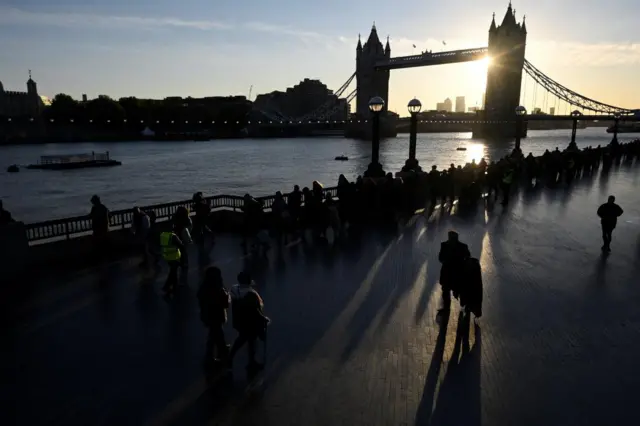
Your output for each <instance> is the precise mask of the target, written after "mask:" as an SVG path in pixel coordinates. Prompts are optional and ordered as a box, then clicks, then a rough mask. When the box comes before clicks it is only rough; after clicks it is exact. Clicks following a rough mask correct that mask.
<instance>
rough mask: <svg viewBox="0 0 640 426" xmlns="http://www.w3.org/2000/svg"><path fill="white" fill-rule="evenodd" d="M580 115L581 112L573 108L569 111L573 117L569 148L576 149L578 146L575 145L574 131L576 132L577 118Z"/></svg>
mask: <svg viewBox="0 0 640 426" xmlns="http://www.w3.org/2000/svg"><path fill="white" fill-rule="evenodd" d="M581 115H582V113H581V112H580V111H578V110H575V111H573V112H572V113H571V117H573V128H572V129H571V142H569V148H568V149H570V150H573V151H575V150H577V149H578V146H577V145H576V133H577V132H578V118H579V117H580V116H581Z"/></svg>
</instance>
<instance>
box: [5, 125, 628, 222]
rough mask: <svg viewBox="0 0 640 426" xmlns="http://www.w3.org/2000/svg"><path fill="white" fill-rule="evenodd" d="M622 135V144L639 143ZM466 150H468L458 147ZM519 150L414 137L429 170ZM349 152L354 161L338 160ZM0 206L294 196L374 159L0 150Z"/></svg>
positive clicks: (264, 148) (558, 137)
mask: <svg viewBox="0 0 640 426" xmlns="http://www.w3.org/2000/svg"><path fill="white" fill-rule="evenodd" d="M570 133H571V132H570V130H550V131H531V132H529V137H528V138H526V139H524V140H523V141H522V149H523V151H524V153H525V154H527V153H529V152H533V154H534V155H540V154H542V153H543V152H544V150H545V149H549V150H553V149H555V147H559V148H560V149H564V148H566V147H567V145H568V143H569V139H570ZM637 137H638V135H637V134H623V135H620V137H619V139H620V141H621V142H625V141H629V140H632V139H635V138H637ZM610 140H611V135H609V134H607V133H606V132H605V129H604V128H588V129H579V130H578V138H577V143H578V146H580V147H586V146H589V145H591V146H594V147H595V146H597V145H599V144H601V145H606V144H607V143H609V141H610ZM458 147H465V148H467V150H466V151H457V150H456V148H458ZM512 148H513V141H510V142H503V143H499V142H491V143H487V142H485V141H483V140H479V139H475V140H474V139H472V138H471V133H436V134H420V135H418V144H417V154H416V156H417V158H418V160H419V161H420V164H421V166H422V167H423V169H428V168H430V167H431V165H433V164H435V165H438V167H439V168H443V167H445V166H448V165H449V164H450V163H454V164H456V165H458V164H464V163H466V162H470V161H471V160H472V159H475V160H476V161H479V160H480V158H482V157H485V158H487V159H496V158H499V157H501V156H503V155H505V154H507V153H508V152H510V150H511V149H512ZM91 151H95V152H102V151H109V152H110V154H111V157H112V158H114V159H116V160H119V161H122V166H120V167H113V168H103V169H80V170H67V171H44V170H26V169H23V170H21V171H20V173H7V172H5V171H4V170H6V167H7V166H9V165H11V164H19V165H26V164H30V163H35V162H37V161H38V159H39V157H40V156H41V155H55V154H72V153H90V152H91ZM408 152H409V135H406V134H403V135H399V136H398V137H397V138H392V139H387V140H385V141H383V142H382V143H381V146H380V160H381V162H382V164H383V166H384V169H385V170H386V171H390V172H393V173H395V172H397V171H399V170H400V169H401V168H402V166H403V165H404V162H405V160H406V159H407V155H408ZM337 155H346V156H348V157H349V161H335V160H334V157H336V156H337ZM0 159H2V164H0V166H2V167H3V168H4V169H3V172H1V173H0V188H1V189H0V199H2V200H4V206H5V208H6V209H7V210H9V211H11V212H12V214H13V216H14V218H15V219H16V220H20V221H23V222H25V223H29V222H36V221H42V220H49V219H57V218H63V217H67V216H77V215H83V214H86V213H88V211H89V210H90V204H89V199H90V198H91V196H92V195H93V194H98V195H100V197H101V198H102V200H103V202H104V203H105V204H106V205H107V206H108V207H109V208H110V209H111V210H116V209H124V208H129V207H132V206H134V205H140V206H144V205H149V204H160V203H166V202H171V201H178V200H184V199H189V198H191V196H192V194H193V193H194V192H196V191H202V192H204V193H205V195H215V194H230V195H243V194H245V193H251V194H252V195H255V196H261V195H269V194H273V193H274V192H275V191H278V190H282V191H287V192H288V191H290V190H291V189H292V188H293V185H295V184H298V185H300V187H301V188H302V187H304V186H310V185H311V182H312V181H313V180H318V181H320V182H322V183H323V184H325V185H326V186H333V185H335V184H336V182H337V179H338V176H339V175H340V174H341V173H342V174H344V175H345V176H346V177H347V178H348V179H353V178H355V177H356V176H358V175H359V174H362V173H363V172H364V171H365V170H366V168H367V165H368V164H369V162H370V161H371V144H370V142H367V141H358V140H352V139H345V138H340V137H333V138H308V139H307V138H297V139H233V140H215V141H210V142H118V143H76V144H48V145H14V146H3V147H0Z"/></svg>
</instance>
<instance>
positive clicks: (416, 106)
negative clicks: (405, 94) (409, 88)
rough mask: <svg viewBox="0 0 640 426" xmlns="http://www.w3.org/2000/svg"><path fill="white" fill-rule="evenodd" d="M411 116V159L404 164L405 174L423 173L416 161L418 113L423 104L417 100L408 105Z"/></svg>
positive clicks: (414, 99)
mask: <svg viewBox="0 0 640 426" xmlns="http://www.w3.org/2000/svg"><path fill="white" fill-rule="evenodd" d="M407 108H408V109H409V114H411V128H410V130H409V159H408V160H407V161H406V162H405V163H404V167H403V168H402V171H403V172H409V171H412V170H413V171H416V172H421V171H422V169H421V168H420V164H419V163H418V160H417V159H416V139H417V138H418V113H419V112H420V110H421V109H422V103H420V101H419V100H418V99H416V98H413V99H411V100H410V101H409V104H408V105H407Z"/></svg>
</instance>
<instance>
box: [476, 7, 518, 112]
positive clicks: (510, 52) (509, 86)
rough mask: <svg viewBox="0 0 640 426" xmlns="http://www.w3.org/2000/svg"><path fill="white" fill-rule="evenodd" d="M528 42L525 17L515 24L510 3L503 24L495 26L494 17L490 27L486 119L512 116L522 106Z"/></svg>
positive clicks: (513, 11)
mask: <svg viewBox="0 0 640 426" xmlns="http://www.w3.org/2000/svg"><path fill="white" fill-rule="evenodd" d="M526 42H527V28H526V26H525V22H524V18H522V23H521V24H519V23H518V22H517V21H516V16H515V10H513V9H512V7H511V3H509V7H508V9H507V13H506V14H505V15H504V19H503V20H502V24H500V26H496V20H495V14H494V15H493V20H492V21H491V27H490V28H489V57H490V58H491V62H490V64H489V70H488V72H487V88H486V92H485V104H484V110H485V116H486V118H487V119H489V120H490V119H494V118H495V119H504V117H511V116H513V115H514V111H515V109H516V107H517V106H518V105H520V88H521V86H522V69H523V66H524V53H525V46H526Z"/></svg>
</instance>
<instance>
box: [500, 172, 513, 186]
mask: <svg viewBox="0 0 640 426" xmlns="http://www.w3.org/2000/svg"><path fill="white" fill-rule="evenodd" d="M512 181H513V172H512V171H509V172H507V173H506V174H505V175H504V177H503V178H502V182H503V183H504V184H505V185H511V182H512Z"/></svg>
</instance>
